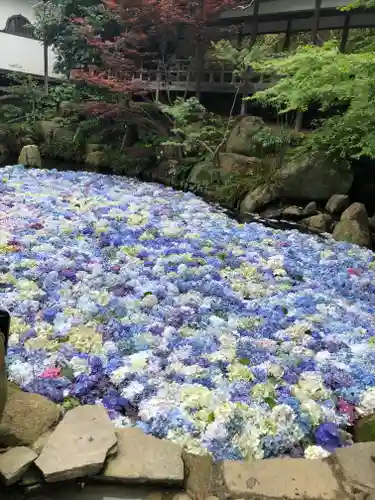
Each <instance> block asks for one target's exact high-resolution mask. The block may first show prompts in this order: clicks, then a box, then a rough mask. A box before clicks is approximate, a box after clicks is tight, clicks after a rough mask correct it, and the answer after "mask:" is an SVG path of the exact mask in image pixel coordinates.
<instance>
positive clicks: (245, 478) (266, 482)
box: [222, 458, 347, 500]
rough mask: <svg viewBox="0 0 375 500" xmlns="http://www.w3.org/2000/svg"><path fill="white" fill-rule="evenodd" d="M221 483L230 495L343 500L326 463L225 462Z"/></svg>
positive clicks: (344, 498)
mask: <svg viewBox="0 0 375 500" xmlns="http://www.w3.org/2000/svg"><path fill="white" fill-rule="evenodd" d="M222 471H223V479H224V484H225V486H226V488H227V490H228V492H229V493H230V495H233V496H237V497H240V496H242V495H243V496H245V495H246V498H256V499H263V498H272V499H278V498H280V499H288V500H289V499H291V500H301V499H311V500H338V499H340V500H346V498H347V497H346V495H345V493H344V491H343V490H342V488H341V485H340V484H339V483H338V481H337V479H336V477H335V476H334V473H333V470H332V469H331V467H330V465H329V463H328V462H326V461H323V460H303V459H294V458H290V459H288V458H280V459H278V458H275V459H270V460H257V461H255V462H240V461H224V462H223V464H222Z"/></svg>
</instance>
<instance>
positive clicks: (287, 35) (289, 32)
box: [282, 19, 292, 52]
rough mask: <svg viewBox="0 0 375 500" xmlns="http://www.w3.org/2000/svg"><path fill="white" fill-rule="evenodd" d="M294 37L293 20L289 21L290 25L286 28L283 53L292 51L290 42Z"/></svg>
mask: <svg viewBox="0 0 375 500" xmlns="http://www.w3.org/2000/svg"><path fill="white" fill-rule="evenodd" d="M291 37H292V20H291V19H288V24H287V26H286V32H285V38H284V43H283V48H282V50H283V52H286V51H287V50H289V49H290V42H291Z"/></svg>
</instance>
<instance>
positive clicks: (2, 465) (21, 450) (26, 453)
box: [0, 446, 38, 486]
mask: <svg viewBox="0 0 375 500" xmlns="http://www.w3.org/2000/svg"><path fill="white" fill-rule="evenodd" d="M37 457H38V455H37V454H36V453H35V452H34V451H33V450H30V448H26V446H17V447H16V448H10V449H9V450H8V451H6V452H5V453H3V454H2V455H0V478H1V480H2V482H3V483H4V484H5V485H6V486H10V485H12V484H15V483H16V482H17V481H19V480H20V479H21V477H22V475H23V474H24V473H25V472H26V471H27V469H28V468H29V465H30V464H32V463H33V462H34V460H35V459H36V458H37Z"/></svg>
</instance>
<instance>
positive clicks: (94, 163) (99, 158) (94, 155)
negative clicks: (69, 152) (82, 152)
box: [85, 151, 107, 168]
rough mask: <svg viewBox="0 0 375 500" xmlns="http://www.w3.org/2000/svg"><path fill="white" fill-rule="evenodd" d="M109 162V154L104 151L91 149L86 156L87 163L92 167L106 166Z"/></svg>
mask: <svg viewBox="0 0 375 500" xmlns="http://www.w3.org/2000/svg"><path fill="white" fill-rule="evenodd" d="M106 163H107V155H106V154H105V153H104V151H91V152H90V153H87V155H86V156H85V164H86V165H89V166H90V167H95V168H98V167H104V166H106Z"/></svg>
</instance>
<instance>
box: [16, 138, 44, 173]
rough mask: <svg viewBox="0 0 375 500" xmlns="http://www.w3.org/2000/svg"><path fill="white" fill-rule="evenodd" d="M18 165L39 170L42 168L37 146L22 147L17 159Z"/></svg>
mask: <svg viewBox="0 0 375 500" xmlns="http://www.w3.org/2000/svg"><path fill="white" fill-rule="evenodd" d="M18 163H20V164H21V165H24V166H25V167H38V168H40V167H41V166H42V158H41V156H40V152H39V148H38V146H35V144H32V145H29V146H24V147H23V148H22V150H21V153H20V155H19V157H18Z"/></svg>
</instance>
